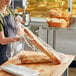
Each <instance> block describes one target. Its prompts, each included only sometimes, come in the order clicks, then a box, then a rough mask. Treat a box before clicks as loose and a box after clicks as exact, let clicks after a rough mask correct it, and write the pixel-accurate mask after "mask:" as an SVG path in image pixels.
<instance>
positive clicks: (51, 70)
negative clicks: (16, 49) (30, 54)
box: [0, 54, 74, 76]
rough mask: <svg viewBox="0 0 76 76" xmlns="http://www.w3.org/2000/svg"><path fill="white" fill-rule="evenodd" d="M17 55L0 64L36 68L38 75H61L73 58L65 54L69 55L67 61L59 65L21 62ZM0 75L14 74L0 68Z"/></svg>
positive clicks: (8, 75) (9, 75)
mask: <svg viewBox="0 0 76 76" xmlns="http://www.w3.org/2000/svg"><path fill="white" fill-rule="evenodd" d="M18 55H19V54H18ZM18 55H17V56H15V57H13V58H12V59H10V60H9V61H7V62H6V63H4V64H3V65H1V66H4V65H8V64H16V65H22V66H26V67H29V68H32V69H34V70H38V71H39V72H40V75H39V76H61V75H62V74H63V73H64V72H65V70H66V69H67V68H68V67H69V65H70V64H71V62H72V61H73V59H74V56H72V55H67V56H68V57H69V60H68V62H66V63H64V64H60V65H53V64H52V63H39V64H21V63H20V61H19V59H18ZM0 76H14V75H12V74H9V73H7V72H4V71H2V70H0Z"/></svg>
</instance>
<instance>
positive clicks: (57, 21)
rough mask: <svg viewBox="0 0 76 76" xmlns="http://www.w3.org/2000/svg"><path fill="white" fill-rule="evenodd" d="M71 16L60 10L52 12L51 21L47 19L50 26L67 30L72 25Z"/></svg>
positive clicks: (56, 9) (55, 9)
mask: <svg viewBox="0 0 76 76" xmlns="http://www.w3.org/2000/svg"><path fill="white" fill-rule="evenodd" d="M70 19H71V14H70V13H69V12H68V11H64V12H63V11H62V10H61V9H59V8H54V9H51V10H50V19H47V22H48V26H52V27H62V28H66V27H69V25H70Z"/></svg>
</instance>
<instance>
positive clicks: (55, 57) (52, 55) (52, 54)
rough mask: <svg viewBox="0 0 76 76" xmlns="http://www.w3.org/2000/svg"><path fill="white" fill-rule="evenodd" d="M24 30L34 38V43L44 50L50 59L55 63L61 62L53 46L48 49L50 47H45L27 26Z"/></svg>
mask: <svg viewBox="0 0 76 76" xmlns="http://www.w3.org/2000/svg"><path fill="white" fill-rule="evenodd" d="M24 32H25V34H26V35H27V36H28V37H29V38H30V39H32V44H34V45H35V46H36V47H38V48H39V49H40V50H41V51H42V52H44V53H45V54H46V55H47V56H48V57H49V58H50V60H52V62H53V63H55V64H60V63H61V60H60V58H59V56H58V55H57V54H56V53H55V50H54V49H53V48H52V47H51V49H50V50H49V49H48V47H45V46H44V45H43V43H41V42H40V41H39V39H38V38H37V37H36V36H35V35H34V34H33V33H32V32H31V31H30V30H29V29H28V28H27V27H25V28H24Z"/></svg>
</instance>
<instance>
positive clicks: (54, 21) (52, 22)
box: [47, 18, 68, 28]
mask: <svg viewBox="0 0 76 76" xmlns="http://www.w3.org/2000/svg"><path fill="white" fill-rule="evenodd" d="M47 22H48V26H51V27H62V28H66V27H68V23H67V21H66V20H64V19H58V18H48V19H47Z"/></svg>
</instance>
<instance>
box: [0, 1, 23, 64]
mask: <svg viewBox="0 0 76 76" xmlns="http://www.w3.org/2000/svg"><path fill="white" fill-rule="evenodd" d="M10 4H11V0H0V65H1V64H3V63H4V62H5V61H7V60H8V58H9V57H10V56H11V51H10V50H11V49H10V43H13V42H17V41H21V40H22V38H21V37H16V28H15V21H14V17H13V15H12V13H11V11H10V10H8V9H7V6H9V5H10Z"/></svg>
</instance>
